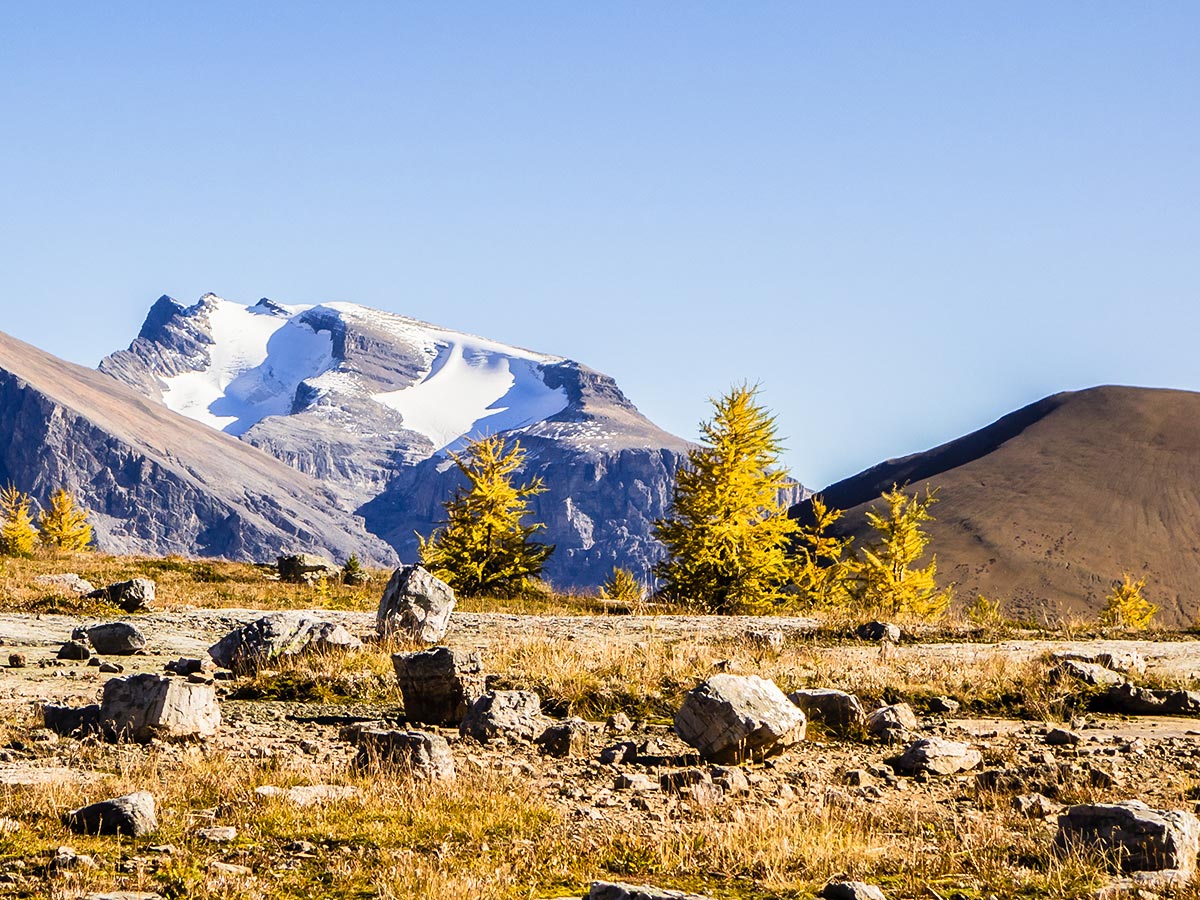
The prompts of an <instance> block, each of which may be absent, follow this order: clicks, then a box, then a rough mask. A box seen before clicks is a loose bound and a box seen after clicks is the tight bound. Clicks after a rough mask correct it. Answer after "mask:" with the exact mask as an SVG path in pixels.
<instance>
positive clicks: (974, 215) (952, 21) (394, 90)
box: [0, 2, 1200, 486]
mask: <svg viewBox="0 0 1200 900" xmlns="http://www.w3.org/2000/svg"><path fill="white" fill-rule="evenodd" d="M0 171H2V172H3V173H4V178H3V193H2V195H0V196H2V200H0V310H2V311H3V312H2V315H0V330H3V331H7V332H9V333H11V334H14V335H16V336H17V337H20V338H22V339H24V340H27V341H30V342H31V343H34V344H37V345H39V346H41V347H43V348H45V349H47V350H50V351H51V352H54V353H57V354H59V355H61V356H64V357H67V358H69V359H72V360H75V361H78V362H82V363H86V364H89V365H94V364H95V363H96V362H97V361H98V360H99V358H100V357H101V356H103V355H104V354H105V353H107V352H109V351H111V350H113V349H116V348H118V347H122V346H125V345H127V344H128V343H129V341H130V340H131V339H132V338H133V336H134V335H135V334H136V332H137V329H138V327H139V326H140V324H141V320H142V318H143V317H144V315H145V312H146V310H147V309H148V308H149V306H150V304H151V302H153V300H154V299H155V298H156V297H157V296H158V295H160V294H162V293H168V294H171V295H172V296H175V297H177V298H179V299H181V300H184V301H187V302H189V303H190V302H193V301H195V300H196V299H197V298H198V297H199V295H200V294H202V293H203V292H205V291H214V292H216V293H218V294H221V295H222V296H225V297H228V298H229V299H234V300H240V301H243V302H254V301H256V300H257V299H258V298H259V297H262V296H269V297H272V298H274V299H277V300H279V301H281V302H289V303H301V302H319V301H333V300H345V301H354V302H360V303H365V304H368V305H372V306H376V307H380V308H383V309H389V310H393V311H396V312H400V313H404V314H407V315H412V316H415V317H418V318H422V319H427V320H430V321H433V322H436V323H439V324H443V325H447V326H451V327H455V328H460V329H463V330H467V331H472V332H476V333H481V334H485V335H487V336H489V337H493V338H496V339H499V340H504V341H508V342H512V343H517V344H521V345H523V346H528V347H531V348H534V349H537V350H541V351H545V352H551V353H558V354H562V355H565V356H570V357H573V358H576V359H579V360H581V361H583V362H585V363H587V364H589V365H591V366H593V367H594V368H597V369H600V370H602V371H605V372H608V373H609V374H612V375H613V376H615V377H616V378H617V380H618V382H619V383H620V384H621V385H622V387H623V388H624V389H625V391H626V393H627V394H628V395H629V396H630V397H631V399H633V400H634V402H635V403H637V404H638V405H639V407H640V408H641V409H642V410H643V411H644V412H645V413H647V414H648V415H649V416H650V417H651V418H652V419H654V420H655V421H657V422H658V423H660V424H661V425H663V426H664V427H667V428H668V429H670V430H672V431H675V432H676V433H679V434H681V435H683V436H685V437H695V435H696V424H697V423H698V422H699V421H700V420H701V419H702V418H704V417H706V415H707V412H708V404H707V398H708V397H710V396H712V395H715V394H719V393H721V392H723V391H724V390H726V389H727V388H728V387H729V386H730V385H731V384H733V383H735V382H740V381H743V380H749V381H752V382H760V383H761V384H762V386H763V398H764V400H765V402H766V403H767V405H768V406H770V407H771V408H772V409H773V410H774V411H775V413H776V414H777V416H778V420H779V425H780V430H781V432H782V433H783V435H784V436H785V438H786V443H787V447H788V451H787V461H788V463H789V464H790V465H791V467H792V471H793V474H795V475H796V476H797V477H799V478H800V479H801V480H803V481H804V482H805V483H807V484H810V485H812V486H821V485H824V484H825V483H828V482H830V481H832V480H835V479H837V478H840V477H843V476H846V475H849V474H852V473H853V472H855V471H857V470H859V469H861V468H863V467H865V466H867V465H871V464H873V463H875V462H878V461H879V460H881V459H883V458H886V457H889V456H896V455H901V454H904V453H908V452H912V451H915V450H919V449H924V448H926V447H929V446H932V445H934V444H936V443H940V442H941V441H944V440H947V439H949V438H952V437H955V436H957V435H958V434H961V433H963V432H965V431H967V430H970V429H972V428H975V427H979V426H982V425H984V424H986V423H988V422H989V421H992V420H993V419H995V418H996V417H998V416H1000V415H1002V414H1003V413H1005V412H1007V411H1009V410H1011V409H1013V408H1015V407H1017V406H1020V405H1023V404H1025V403H1027V402H1030V401H1033V400H1035V399H1037V398H1039V397H1041V396H1043V395H1045V394H1049V393H1053V392H1055V391H1058V390H1065V389H1075V388H1080V387H1085V386H1089V385H1093V384H1099V383H1108V382H1116V383H1127V384H1145V385H1157V386H1170V387H1181V388H1190V389H1200V359H1198V355H1197V352H1196V347H1197V344H1198V342H1200V303H1198V302H1197V301H1198V300H1200V5H1197V4H1194V3H1169V2H1163V3H1153V4H1131V3H1104V2H1089V3H1057V4H1044V3H1016V2H1004V3H983V2H981V3H957V4H954V3H936V4H934V3H882V2H881V3H838V4H821V5H815V4H804V3H752V4H716V3H712V4H684V3H658V4H638V3H618V2H612V3H603V4H577V3H505V4H495V3H492V4H483V3H480V4H470V3H462V4H455V5H449V4H421V5H417V4H403V3H378V4H376V3H345V4H330V3H322V4H315V3H301V2H289V3H278V4H271V3H221V2H212V3H206V4H203V5H200V4H193V5H187V6H185V5H183V4H158V3H154V4H152V3H145V4H133V3H112V4H85V3H63V4H38V3H25V4H17V3H8V4H4V5H3V6H2V7H0ZM1114 427H1119V423H1114Z"/></svg>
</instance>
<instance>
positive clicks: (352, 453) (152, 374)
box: [100, 294, 802, 587]
mask: <svg viewBox="0 0 1200 900" xmlns="http://www.w3.org/2000/svg"><path fill="white" fill-rule="evenodd" d="M100 371H101V372H103V373H105V374H106V375H109V376H111V377H113V378H115V379H117V380H119V381H121V382H123V383H124V384H125V385H127V386H129V387H131V388H133V389H135V390H137V391H140V392H141V393H143V394H144V395H146V396H147V397H149V398H151V399H153V400H155V401H157V402H159V403H162V404H163V405H164V406H166V407H168V408H170V409H173V410H175V411H176V412H178V413H180V414H181V415H185V416H188V417H190V418H193V419H195V420H197V421H199V422H203V423H204V424H206V425H208V426H209V427H211V428H213V429H216V430H222V431H225V432H227V433H228V434H231V435H234V436H236V437H238V438H240V439H241V440H242V441H243V442H245V443H248V444H251V445H253V446H255V447H258V448H260V449H262V450H264V451H266V452H267V453H269V454H271V455H272V456H275V457H276V458H278V459H279V460H281V461H283V462H285V463H287V464H288V465H289V466H291V467H292V468H294V469H296V470H298V471H300V472H302V473H304V474H306V475H309V476H312V477H314V478H316V479H318V480H319V481H320V482H321V484H322V485H323V486H325V487H326V488H327V489H328V490H329V491H331V492H332V493H334V494H336V495H337V497H338V498H339V504H340V505H341V506H342V507H343V508H344V509H346V510H351V511H354V512H357V513H359V514H361V515H362V516H364V517H365V519H366V522H367V527H368V528H369V530H370V531H371V532H373V533H374V534H376V535H379V536H380V537H382V538H383V539H384V540H386V541H387V542H388V543H389V544H390V545H391V546H393V547H394V548H395V549H396V550H397V551H398V552H399V554H400V556H401V557H402V558H404V559H406V560H410V561H411V560H413V559H414V558H415V549H416V537H415V535H416V533H418V532H419V533H421V534H428V533H429V532H430V531H431V530H432V529H433V528H434V527H435V525H436V523H437V522H438V521H439V520H440V519H441V517H442V502H443V501H444V500H445V499H446V497H448V496H449V495H450V493H451V492H452V491H453V490H454V489H455V488H456V487H458V486H459V484H460V483H461V475H460V474H459V473H458V471H457V469H456V468H455V467H454V466H453V464H452V462H451V461H450V460H449V458H448V455H447V454H448V453H449V452H451V451H454V450H455V449H457V448H460V447H462V446H463V445H464V443H465V442H466V441H467V440H468V439H470V438H473V437H477V436H480V435H483V434H492V433H504V434H507V435H511V436H513V437H515V438H518V439H519V440H520V442H521V444H522V446H523V447H525V448H526V450H527V451H528V465H527V467H526V475H527V476H530V477H531V476H533V475H537V476H540V477H541V478H542V479H543V480H544V482H545V483H546V486H547V491H546V493H545V494H543V495H541V496H540V497H538V498H537V499H536V501H535V502H534V515H535V516H536V518H537V519H538V520H539V521H542V522H544V523H546V526H547V527H546V531H545V533H544V535H543V539H544V540H546V541H547V542H548V543H553V544H555V545H556V546H557V548H558V549H557V552H556V553H555V554H554V555H553V556H552V557H551V561H550V564H549V566H548V568H547V575H548V576H549V578H550V579H551V581H552V582H553V583H555V584H557V585H560V586H565V587H575V586H591V585H595V584H598V583H600V581H602V580H603V579H604V578H605V577H606V576H607V575H608V574H609V572H610V571H611V569H612V567H613V566H614V565H622V566H626V567H628V568H630V569H632V570H633V571H634V572H635V573H638V574H645V573H647V572H648V570H649V568H650V566H651V565H652V564H653V562H655V561H656V560H657V559H658V558H659V555H660V553H661V548H660V547H659V546H658V544H657V542H655V541H654V539H653V537H652V535H651V527H652V523H653V521H654V519H656V518H658V517H661V516H663V515H665V514H666V513H667V511H668V509H669V504H670V495H671V488H672V485H673V482H674V475H675V470H676V469H677V468H678V466H679V465H680V464H681V463H682V462H683V461H684V459H685V456H686V453H687V450H688V448H689V446H690V445H689V444H688V443H687V442H686V441H684V440H682V439H680V438H678V437H675V436H674V435H671V434H669V433H667V432H665V431H663V430H662V429H660V428H658V427H657V426H655V425H654V424H653V423H652V422H650V421H649V420H648V419H646V418H645V417H644V416H643V415H642V414H641V413H640V412H638V410H637V408H636V407H635V406H634V405H633V404H632V403H631V402H630V401H629V400H628V399H627V398H626V397H625V395H624V394H623V393H622V392H621V390H620V388H619V387H618V386H617V384H616V382H615V381H614V380H613V379H612V378H611V377H609V376H607V375H604V374H602V373H600V372H596V371H594V370H592V369H589V368H588V367H587V366H584V365H582V364H580V363H578V362H575V361H573V360H568V359H564V358H562V357H557V356H551V355H547V354H541V353H535V352H532V351H529V350H524V349H521V348H517V347H512V346H508V345H505V344H501V343H498V342H495V341H491V340H488V339H486V338H481V337H477V336H474V335H468V334H464V333H461V332H455V331H452V330H448V329H444V328H440V327H438V326H434V325H430V324H428V323H424V322H420V321H417V320H414V319H410V318H407V317H404V316H399V315H395V314H392V313H386V312H381V311H378V310H373V309H368V308H366V307H362V306H358V305H355V304H350V303H328V304H321V305H313V306H308V305H304V306H285V305H282V304H279V303H275V302H273V301H270V300H266V299H264V300H261V301H259V302H258V303H257V304H256V305H254V306H249V307H248V306H242V305H241V304H237V303H232V302H230V301H227V300H223V299H222V298H219V297H217V296H215V295H213V294H206V295H205V296H204V297H202V298H201V299H200V301H199V302H197V303H196V304H194V305H192V306H190V307H185V306H184V305H182V304H180V303H178V302H177V301H175V300H173V299H171V298H169V297H165V296H164V297H161V298H160V299H159V300H158V301H157V302H156V303H155V304H154V305H153V307H152V308H151V310H150V313H149V315H148V316H147V318H146V321H145V324H144V325H143V327H142V329H141V332H140V333H139V335H138V337H137V338H136V339H135V340H134V341H133V343H132V344H131V345H130V347H129V348H128V349H127V350H122V351H118V352H116V353H113V354H112V355H110V356H108V357H106V358H105V359H104V361H103V362H102V363H101V364H100ZM800 490H802V489H801V488H799V486H797V495H796V496H797V497H798V496H799V491H800Z"/></svg>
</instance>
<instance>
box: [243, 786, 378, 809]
mask: <svg viewBox="0 0 1200 900" xmlns="http://www.w3.org/2000/svg"><path fill="white" fill-rule="evenodd" d="M254 793H255V795H256V796H258V797H260V798H263V799H268V798H273V797H278V798H279V799H281V800H283V801H285V802H287V803H291V804H294V805H295V806H316V805H318V804H321V803H335V802H337V801H340V800H352V799H354V798H355V797H357V796H358V788H355V787H351V786H349V785H344V784H304V785H300V786H299V787H292V788H281V787H276V786H275V785H273V784H264V785H263V786H262V787H257V788H255V789H254Z"/></svg>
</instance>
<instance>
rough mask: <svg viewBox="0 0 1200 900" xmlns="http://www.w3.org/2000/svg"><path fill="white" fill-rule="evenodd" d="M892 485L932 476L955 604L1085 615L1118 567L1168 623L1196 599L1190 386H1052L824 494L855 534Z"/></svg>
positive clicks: (944, 566) (1199, 445) (1198, 517)
mask: <svg viewBox="0 0 1200 900" xmlns="http://www.w3.org/2000/svg"><path fill="white" fill-rule="evenodd" d="M893 484H899V485H904V484H908V485H910V487H911V488H914V489H920V490H922V491H923V490H924V489H925V488H926V486H929V487H934V488H937V490H938V495H937V496H938V503H937V504H936V505H935V506H934V507H933V514H934V516H935V517H936V521H935V522H933V523H932V524H931V525H930V527H929V531H930V533H931V535H932V537H933V542H932V549H933V550H934V551H935V552H936V554H937V558H938V567H939V573H940V577H941V579H942V580H943V581H944V582H951V581H952V582H954V583H955V584H956V594H957V596H958V597H959V599H960V602H970V601H971V600H973V599H974V598H975V596H976V595H977V594H979V593H982V594H984V595H985V596H987V597H989V598H990V599H998V600H1001V601H1003V602H1004V603H1005V607H1006V611H1007V612H1008V613H1009V614H1010V615H1013V614H1019V615H1025V616H1029V617H1034V618H1040V617H1041V616H1042V615H1044V614H1045V615H1050V616H1058V615H1068V616H1069V615H1073V614H1088V615H1091V614H1094V613H1095V611H1096V610H1097V609H1099V608H1100V606H1102V605H1103V600H1104V597H1105V596H1106V595H1107V593H1108V591H1109V589H1110V586H1111V584H1112V582H1113V581H1114V580H1115V579H1118V578H1120V577H1121V575H1122V573H1125V572H1128V573H1130V574H1132V575H1133V576H1134V577H1137V578H1142V577H1144V578H1145V579H1146V594H1147V597H1148V598H1149V599H1150V600H1152V601H1153V602H1154V603H1156V604H1158V605H1159V606H1160V607H1161V612H1160V618H1161V620H1162V621H1163V622H1164V623H1167V624H1174V625H1186V624H1191V623H1192V622H1193V621H1194V620H1195V619H1196V616H1197V612H1198V611H1200V591H1198V588H1200V394H1197V393H1192V392H1188V391H1177V390H1165V389H1152V388H1136V387H1115V386H1105V387H1097V388H1092V389H1089V390H1084V391H1076V392H1067V393H1060V394H1055V395H1053V396H1051V397H1047V398H1045V399H1043V400H1039V401H1038V402H1036V403H1033V404H1030V405H1029V406H1026V407H1024V408H1022V409H1020V410H1017V411H1016V412H1013V413H1011V414H1009V415H1007V416H1004V417H1003V418H1001V419H999V420H998V421H996V422H994V423H993V424H991V425H989V426H987V427H986V428H982V429H980V430H979V431H976V432H973V433H971V434H969V435H966V436H964V437H962V438H959V439H957V440H954V441H951V442H949V443H947V444H943V445H942V446H940V447H935V448H933V449H932V450H928V451H925V452H923V453H916V454H913V455H911V456H906V457H904V458H901V459H895V460H888V461H887V462H884V463H881V464H879V465H877V466H874V467H873V468H870V469H867V470H866V471H864V472H862V473H860V474H858V475H854V476H852V477H850V478H847V479H845V480H843V481H839V482H837V483H836V484H833V485H830V486H829V487H828V488H826V489H825V490H824V491H823V492H822V493H823V495H824V497H825V499H826V501H827V502H828V503H829V504H830V505H832V506H835V507H838V508H840V509H844V510H847V516H846V519H845V520H844V523H845V526H844V531H845V532H846V533H850V534H854V535H856V536H857V541H861V540H862V539H863V537H864V536H866V535H867V534H868V531H869V528H868V526H867V523H866V520H865V515H864V513H865V511H866V510H867V509H868V508H870V506H871V504H872V503H873V501H875V500H876V499H877V498H878V497H879V494H880V493H881V492H882V491H884V490H887V489H889V488H891V486H892V485H893ZM803 510H804V506H803V504H801V505H800V506H799V507H797V508H796V509H794V513H795V514H800V515H802V514H803ZM857 541H856V543H857Z"/></svg>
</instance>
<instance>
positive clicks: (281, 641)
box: [208, 612, 362, 672]
mask: <svg viewBox="0 0 1200 900" xmlns="http://www.w3.org/2000/svg"><path fill="white" fill-rule="evenodd" d="M361 649H362V641H360V640H359V639H358V638H356V637H355V636H354V635H352V634H351V633H350V632H349V631H347V630H346V628H345V627H343V626H342V625H339V624H337V623H335V622H328V621H323V620H320V619H314V618H310V617H309V616H307V615H304V614H303V613H295V612H280V613H272V614H271V615H269V616H263V617H262V618H261V619H258V620H257V621H254V622H251V623H249V624H248V625H243V626H241V627H240V628H235V629H234V630H233V631H231V632H229V634H227V635H225V637H223V638H221V640H219V641H217V642H216V643H215V644H213V645H212V646H211V647H209V648H208V655H209V656H211V657H212V659H213V662H215V663H216V664H217V665H218V666H221V667H222V668H226V669H233V670H234V671H235V672H251V671H254V670H255V669H257V668H259V667H260V666H262V665H264V664H266V663H269V662H270V661H271V660H273V659H276V658H278V657H281V656H297V655H299V654H301V653H313V652H318V653H320V652H326V653H329V652H345V651H347V650H361Z"/></svg>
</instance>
